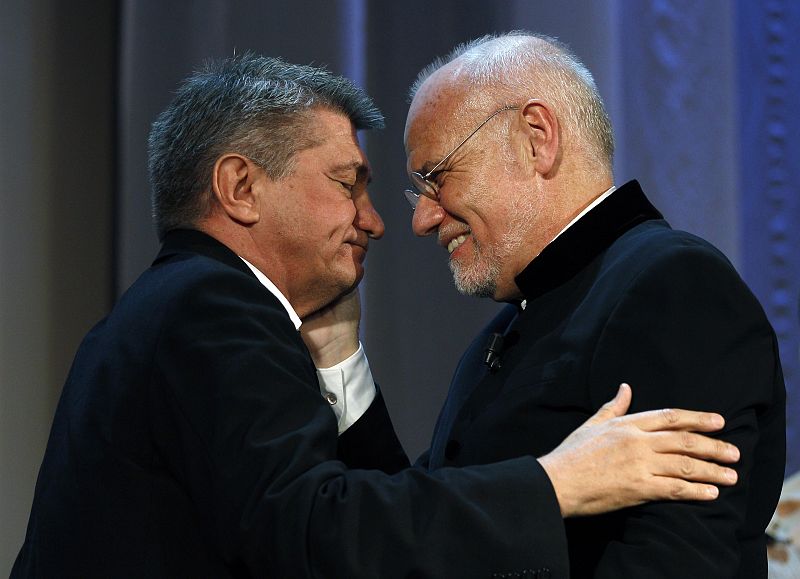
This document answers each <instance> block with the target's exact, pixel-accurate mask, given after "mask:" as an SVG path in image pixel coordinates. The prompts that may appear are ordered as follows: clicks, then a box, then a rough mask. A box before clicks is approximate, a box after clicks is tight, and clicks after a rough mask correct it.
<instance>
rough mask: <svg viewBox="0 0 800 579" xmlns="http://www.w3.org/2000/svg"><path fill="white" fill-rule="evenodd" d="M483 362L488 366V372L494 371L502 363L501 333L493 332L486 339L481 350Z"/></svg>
mask: <svg viewBox="0 0 800 579" xmlns="http://www.w3.org/2000/svg"><path fill="white" fill-rule="evenodd" d="M483 354H484V355H483V363H484V364H486V365H487V366H488V367H489V371H490V372H496V371H497V370H499V369H500V366H501V365H502V363H503V359H502V355H503V334H498V333H494V334H491V335H490V336H489V339H488V340H487V341H486V348H484V350H483Z"/></svg>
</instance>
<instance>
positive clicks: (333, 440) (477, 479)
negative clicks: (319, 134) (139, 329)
mask: <svg viewBox="0 0 800 579" xmlns="http://www.w3.org/2000/svg"><path fill="white" fill-rule="evenodd" d="M195 286H196V287H189V288H188V289H187V291H186V292H184V295H182V296H181V298H180V299H179V300H175V303H174V304H173V307H172V315H171V319H170V322H169V323H167V324H166V325H165V326H164V328H163V330H162V332H161V336H160V339H159V345H158V354H157V360H156V365H155V368H154V370H153V372H154V375H155V377H154V380H153V384H154V386H153V388H152V392H151V397H152V398H153V405H154V410H153V417H154V418H153V422H154V424H153V430H154V438H155V439H156V440H157V441H158V444H159V445H160V452H161V454H162V455H163V457H164V460H165V462H166V463H167V464H168V465H169V468H170V469H171V471H172V475H173V476H174V478H175V479H176V480H177V481H178V482H179V484H181V486H183V487H184V488H185V489H186V492H187V493H188V494H189V495H190V497H191V500H192V502H193V504H194V505H195V506H196V512H197V514H198V515H197V516H198V519H199V525H200V526H201V528H202V529H203V530H204V531H205V533H206V535H207V537H208V541H209V543H210V545H212V546H213V547H214V548H215V549H217V550H218V551H219V553H220V554H221V557H223V559H224V560H225V561H226V564H227V565H228V566H229V567H230V568H235V569H242V570H247V574H248V575H253V576H263V575H268V576H276V577H294V578H298V579H301V578H306V577H381V578H392V577H410V576H414V577H461V578H470V577H476V578H477V577H481V578H484V577H490V576H492V574H493V573H497V572H504V571H506V570H519V569H527V568H545V567H546V568H549V569H552V570H553V573H552V577H554V578H555V577H566V573H567V572H566V566H567V563H566V543H565V541H564V540H563V532H562V533H554V532H553V529H552V527H553V526H554V525H556V526H560V525H561V522H560V516H558V517H556V516H555V515H554V514H553V512H554V510H555V512H556V513H557V511H558V505H557V502H556V500H555V495H554V492H553V490H552V487H551V486H550V481H549V479H548V478H547V476H546V474H545V473H544V471H543V469H541V467H540V466H539V464H538V462H537V461H536V460H534V459H533V458H529V457H527V458H520V459H516V460H513V461H508V462H505V463H499V464H496V465H491V466H485V467H474V468H468V469H460V470H454V469H443V470H442V471H441V472H438V473H433V474H431V473H425V472H423V471H421V470H419V469H406V470H402V471H400V472H398V473H397V474H394V475H389V474H386V473H383V472H381V471H380V470H348V469H347V468H346V466H345V464H343V463H342V462H341V461H339V460H337V453H338V452H339V451H340V449H339V448H338V445H337V425H336V420H335V417H334V414H333V413H332V412H331V410H330V408H329V407H328V404H327V403H326V402H325V401H324V400H323V399H322V397H321V396H320V392H319V386H318V383H317V379H316V373H315V369H314V366H313V363H312V361H311V358H310V356H309V355H308V352H307V350H306V349H305V347H304V346H303V344H302V341H301V340H300V337H299V336H298V334H297V332H296V331H295V330H294V327H293V326H292V324H291V323H290V322H289V320H288V319H287V318H286V316H285V313H283V311H282V309H281V308H279V307H278V306H277V305H276V304H273V303H272V301H271V300H272V298H271V297H268V298H265V297H264V292H263V288H261V286H259V285H257V284H256V283H251V281H250V280H249V278H247V277H246V276H240V275H233V274H230V273H224V274H214V275H209V276H206V277H205V278H204V279H203V280H202V283H198V284H195ZM376 400H377V401H378V402H379V403H381V404H382V402H381V400H380V399H376ZM373 402H375V401H373ZM381 407H382V406H375V408H372V407H371V410H378V411H380V410H381ZM384 411H385V409H384ZM367 415H369V411H368V413H367ZM367 415H365V416H364V417H362V419H364V418H367ZM364 425H365V426H368V423H366V422H365V423H364ZM353 434H356V431H354V433H353Z"/></svg>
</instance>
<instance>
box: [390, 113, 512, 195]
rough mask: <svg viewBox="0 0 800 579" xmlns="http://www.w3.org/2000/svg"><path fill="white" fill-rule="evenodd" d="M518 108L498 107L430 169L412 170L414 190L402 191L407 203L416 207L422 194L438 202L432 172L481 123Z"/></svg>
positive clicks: (458, 147) (470, 135) (436, 188)
mask: <svg viewBox="0 0 800 579" xmlns="http://www.w3.org/2000/svg"><path fill="white" fill-rule="evenodd" d="M518 108H519V107H516V106H512V105H508V106H505V107H503V108H501V109H498V110H496V111H495V112H493V113H492V114H491V115H489V116H488V117H487V118H486V120H485V121H483V122H482V123H481V124H480V125H478V126H477V127H475V130H474V131H472V132H471V133H470V134H469V135H467V136H466V138H465V139H464V140H463V141H461V142H460V143H459V144H458V145H456V148H455V149H453V150H452V151H450V152H449V153H447V155H445V157H444V159H442V160H441V161H439V162H438V163H436V165H435V166H434V167H433V169H431V170H430V171H428V172H427V173H425V174H424V175H423V174H422V173H420V172H418V171H412V172H411V174H410V175H409V177H410V178H411V184H412V185H414V189H416V191H415V190H414V189H406V190H405V191H403V193H404V194H405V196H406V199H407V200H408V202H409V203H411V207H413V208H414V209H416V208H417V204H418V203H419V196H420V195H424V196H425V197H427V198H428V199H433V200H434V201H436V202H437V203H438V202H439V186H438V185H437V184H436V183H435V182H434V181H431V176H432V175H433V174H434V173H437V172H440V171H437V170H438V169H439V167H441V166H442V165H443V164H444V163H445V162H446V161H447V160H448V159H449V158H450V157H452V156H453V155H454V154H455V152H456V151H458V150H459V149H460V148H461V146H462V145H463V144H464V143H466V142H467V141H469V140H470V138H471V137H472V135H474V134H475V133H477V132H478V131H479V130H480V129H481V127H482V126H483V125H485V124H486V123H488V122H489V121H490V120H492V119H493V118H494V117H495V116H497V115H499V114H500V113H502V112H504V111H515V110H517V109H518Z"/></svg>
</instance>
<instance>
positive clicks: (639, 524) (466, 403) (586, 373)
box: [405, 32, 785, 579]
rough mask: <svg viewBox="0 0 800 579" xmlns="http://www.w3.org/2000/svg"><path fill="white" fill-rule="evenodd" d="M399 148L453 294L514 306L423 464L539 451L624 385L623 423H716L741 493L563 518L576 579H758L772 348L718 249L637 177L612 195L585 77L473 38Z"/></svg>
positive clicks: (775, 435)
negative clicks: (656, 200) (700, 416)
mask: <svg viewBox="0 0 800 579" xmlns="http://www.w3.org/2000/svg"><path fill="white" fill-rule="evenodd" d="M405 143H406V152H407V155H408V165H407V167H408V172H409V176H410V179H411V181H412V183H413V185H414V187H415V188H414V190H409V191H406V196H407V198H408V199H409V201H410V202H411V203H412V205H413V206H414V217H413V229H414V232H415V233H416V234H417V235H421V236H425V235H435V236H436V237H437V241H438V244H439V245H440V246H441V247H442V248H446V249H447V252H448V253H449V262H450V268H451V270H452V272H453V277H454V279H455V283H456V286H457V288H458V290H459V291H461V292H462V293H465V294H468V295H475V296H481V297H490V298H492V299H494V300H497V301H500V302H508V303H509V304H510V305H508V306H506V308H504V309H503V311H502V312H501V313H500V314H499V315H498V317H497V318H496V319H495V320H494V321H492V322H491V323H490V324H489V326H488V327H487V328H486V329H485V330H484V331H483V332H482V333H481V334H480V335H479V336H478V337H477V338H476V340H475V341H474V342H473V344H472V345H471V346H470V348H469V350H468V351H467V352H466V353H465V355H464V357H463V358H462V360H461V362H460V364H459V367H458V370H457V371H456V374H455V376H454V378H453V381H452V383H451V386H450V392H449V394H448V398H447V401H446V404H445V406H444V408H443V410H442V412H441V414H440V416H439V419H438V422H437V425H436V430H435V432H434V436H433V441H432V444H431V448H430V450H429V451H428V453H427V454H426V455H425V456H424V458H423V460H422V464H423V465H424V466H426V467H428V468H429V469H431V470H434V471H435V470H436V469H440V468H444V467H454V466H455V467H464V466H468V465H478V464H485V463H491V462H495V461H499V460H506V459H510V458H512V457H516V456H524V455H533V456H541V455H543V454H545V453H547V452H549V451H550V450H551V449H553V448H555V447H556V446H557V445H558V444H559V443H560V442H561V441H562V440H563V439H564V437H565V436H567V435H568V434H569V432H570V431H572V430H573V429H574V428H575V427H576V426H577V425H579V424H580V423H581V422H583V421H584V420H585V419H586V418H587V417H589V416H591V415H592V414H593V413H594V412H595V411H596V409H597V408H598V406H599V405H600V404H602V402H603V400H605V399H606V398H607V397H608V396H609V395H610V394H611V393H612V392H613V390H614V389H615V388H616V384H617V381H618V380H619V379H624V380H628V381H630V382H631V383H632V384H635V385H636V392H635V395H634V398H633V405H632V408H633V409H635V410H647V409H651V408H659V407H662V406H680V407H684V408H696V409H706V410H714V411H716V412H719V413H721V414H722V415H724V416H725V417H726V420H727V425H726V428H725V429H724V431H722V433H721V435H720V436H721V438H722V439H723V440H727V441H729V442H732V443H735V444H736V445H737V446H738V447H739V448H740V449H741V450H742V453H743V454H742V460H741V462H740V463H739V466H738V469H737V470H738V474H739V480H740V482H739V483H738V484H737V485H736V486H734V487H732V488H727V489H722V491H721V494H720V498H719V500H717V501H714V502H713V503H704V504H700V503H666V502H654V503H649V504H644V505H641V506H638V507H635V508H632V509H626V510H622V511H618V512H616V513H611V514H608V515H604V516H600V517H590V518H579V519H567V520H566V521H565V525H564V530H563V531H559V533H560V536H561V538H562V540H564V541H566V542H567V544H568V549H569V555H570V575H571V576H572V577H604V578H609V579H612V578H613V579H617V578H620V577H675V578H676V579H677V578H686V577H703V578H705V579H710V578H712V577H719V578H726V579H730V578H731V577H741V578H748V579H749V578H754V577H766V543H765V534H764V529H765V527H766V525H767V523H768V522H769V520H770V516H771V515H772V512H773V510H774V508H775V505H776V502H777V499H778V495H779V492H780V487H781V482H782V479H783V468H784V460H785V433H784V429H785V389H784V384H783V377H782V374H781V367H780V361H779V358H778V349H777V342H776V338H775V334H774V332H773V330H772V328H771V327H770V324H769V322H768V321H767V319H766V317H765V315H764V312H763V310H762V308H761V307H760V305H759V304H758V302H757V301H756V299H755V298H754V296H753V295H752V294H751V293H750V291H749V290H748V289H747V287H746V286H745V284H744V283H743V281H742V280H741V279H740V277H739V276H738V275H737V273H736V272H735V270H734V268H733V267H732V266H731V264H730V263H729V262H728V260H727V259H726V258H725V257H724V256H723V255H722V254H721V253H720V252H719V251H718V250H716V249H715V248H713V247H712V246H711V245H710V244H708V243H707V242H705V241H703V240H701V239H699V238H697V237H695V236H693V235H690V234H688V233H685V232H679V231H674V230H672V229H671V228H670V227H669V225H668V224H667V223H666V221H664V220H663V218H662V216H661V214H660V213H659V212H658V211H657V210H656V209H655V208H654V207H653V205H652V204H651V203H650V202H649V201H648V200H647V198H646V197H645V195H644V193H643V192H642V190H641V188H640V187H639V185H638V183H636V182H635V181H634V182H630V183H627V184H625V185H622V186H620V187H619V188H617V187H615V186H614V183H613V176H612V164H611V158H612V154H613V140H612V132H611V127H610V123H609V120H608V117H607V115H606V112H605V110H604V107H603V103H602V101H601V99H600V96H599V94H598V92H597V89H596V87H595V84H594V81H593V80H592V77H591V74H590V73H589V72H588V71H587V70H586V68H585V67H584V66H583V65H582V64H581V63H580V62H579V61H578V59H577V58H576V57H575V56H574V55H572V54H571V53H570V52H569V50H568V49H567V48H566V47H565V46H563V45H562V44H561V43H559V42H558V41H556V40H555V39H552V38H548V37H544V36H539V35H534V34H529V33H524V32H517V33H511V34H507V35H503V36H499V37H485V38H482V39H480V40H477V41H475V42H473V43H470V44H467V45H464V46H461V47H459V48H457V49H456V50H455V51H454V52H453V53H452V54H451V55H450V56H449V57H447V58H444V59H441V60H439V61H437V62H435V63H434V64H433V65H431V66H429V67H428V68H427V69H425V70H424V71H423V72H422V73H421V75H420V77H419V79H418V81H417V82H416V83H415V85H414V87H413V88H412V102H411V107H410V110H409V113H408V119H407V123H406V133H405ZM687 470H691V467H689V466H688V465H687ZM606 473H607V471H605V472H600V471H599V470H598V472H597V473H596V476H599V477H600V476H606ZM551 478H552V480H553V481H554V484H555V487H556V494H557V495H558V499H559V502H560V504H561V505H562V506H563V505H566V504H569V501H570V496H569V491H566V490H565V491H564V495H562V494H561V493H562V490H561V489H562V488H565V489H566V487H562V486H561V485H562V484H565V483H566V481H563V480H561V479H560V478H559V476H558V474H555V475H554V476H552V477H551ZM588 482H589V481H588V479H581V478H579V479H576V480H573V481H571V483H572V484H573V485H574V486H577V487H580V486H582V485H585V484H587V483H588Z"/></svg>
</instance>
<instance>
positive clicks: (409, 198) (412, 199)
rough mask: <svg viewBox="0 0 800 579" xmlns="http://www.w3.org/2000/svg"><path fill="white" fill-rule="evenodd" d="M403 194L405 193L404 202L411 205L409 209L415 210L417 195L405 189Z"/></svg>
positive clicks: (417, 201) (417, 200)
mask: <svg viewBox="0 0 800 579" xmlns="http://www.w3.org/2000/svg"><path fill="white" fill-rule="evenodd" d="M403 193H405V196H406V201H408V202H409V203H411V208H412V209H416V208H417V204H418V203H419V193H417V192H416V191H412V190H411V189H406V190H405V191H403Z"/></svg>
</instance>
